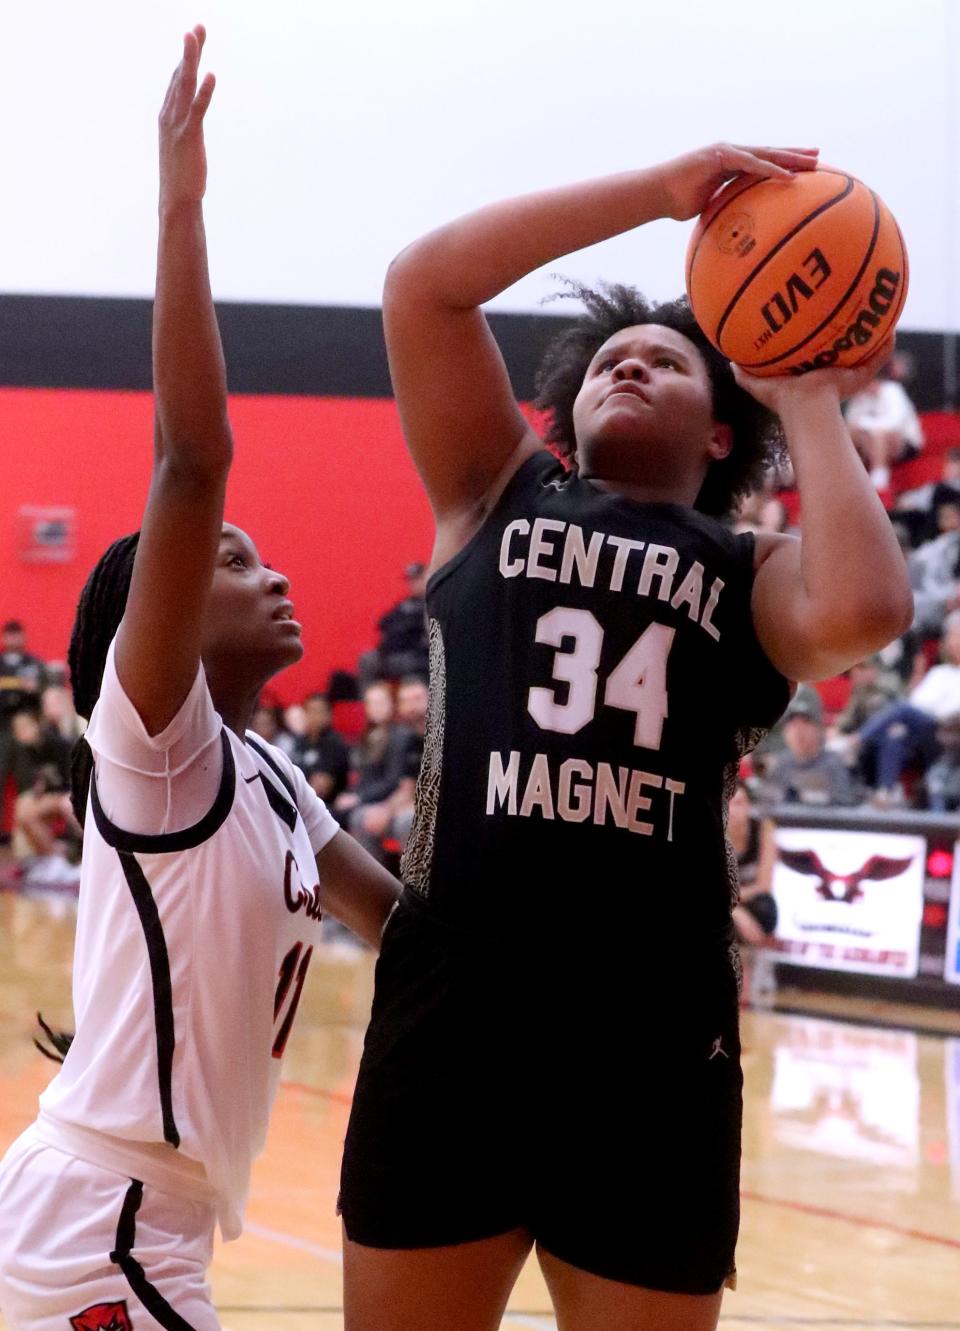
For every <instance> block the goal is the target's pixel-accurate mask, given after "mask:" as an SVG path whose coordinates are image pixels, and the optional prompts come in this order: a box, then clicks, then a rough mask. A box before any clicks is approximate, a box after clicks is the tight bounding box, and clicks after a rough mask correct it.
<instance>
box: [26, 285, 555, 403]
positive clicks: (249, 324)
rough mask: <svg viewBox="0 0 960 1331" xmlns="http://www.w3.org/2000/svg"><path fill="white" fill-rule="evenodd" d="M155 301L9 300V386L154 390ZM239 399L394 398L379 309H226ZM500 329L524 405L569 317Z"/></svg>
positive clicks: (496, 319) (522, 319)
mask: <svg viewBox="0 0 960 1331" xmlns="http://www.w3.org/2000/svg"><path fill="white" fill-rule="evenodd" d="M151 307H152V302H150V301H148V300H107V299H100V298H95V297H84V296H18V295H0V386H3V387H8V388H9V387H18V388H99V389H140V390H142V389H150V388H151V386H152V385H151V377H150V314H151ZM217 314H218V317H219V320H220V329H221V333H222V335H223V344H224V351H225V354H226V359H227V374H228V378H229V383H230V390H231V392H234V393H268V394H269V393H279V394H291V395H293V394H296V395H302V396H305V397H390V396H392V392H391V388H390V375H389V373H388V370H387V353H386V348H385V347H384V344H383V329H382V324H381V319H380V311H379V310H378V309H360V308H347V307H339V306H326V305H324V306H319V305H247V304H221V305H218V306H217ZM490 322H491V324H492V326H493V330H494V334H495V336H496V338H497V341H498V342H499V344H500V347H501V349H502V351H503V354H504V357H505V359H506V362H507V366H508V368H509V370H510V373H511V376H512V378H513V385H514V391H515V392H516V394H517V396H518V397H519V398H521V399H523V400H528V399H529V398H530V397H531V396H532V394H533V378H534V373H535V370H536V366H537V364H538V362H539V360H540V357H541V355H542V353H543V349H544V347H545V346H546V344H547V342H548V341H549V340H550V338H551V337H552V336H553V335H554V334H555V333H556V332H557V331H559V329H560V328H562V327H564V326H566V324H567V323H568V320H566V319H562V318H557V317H556V316H551V315H541V314H494V315H492V316H491V319H490Z"/></svg>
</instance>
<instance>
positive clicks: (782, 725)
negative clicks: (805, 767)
mask: <svg viewBox="0 0 960 1331" xmlns="http://www.w3.org/2000/svg"><path fill="white" fill-rule="evenodd" d="M798 707H799V708H801V709H802V708H806V709H807V711H809V712H810V714H811V715H812V716H814V717H815V718H816V720H817V722H818V724H822V723H823V699H822V698H821V697H820V694H819V693H818V692H817V690H816V689H815V688H814V687H813V685H812V684H798V685H797V691H796V693H795V694H794V695H793V701H792V703H791V706H790V708H788V710H787V711H786V712H785V713H784V715H783V716H782V717H781V718H780V720H779V721H778V722H777V724H776V725H775V726H773V727H772V728H771V729H770V730H769V731H768V732H767V733H766V735H764V737H763V739H762V740H761V741H760V743H759V744H758V745H757V747H756V748H755V749H754V751H753V753H752V754H751V755H750V759H749V761H750V763H751V766H752V768H753V772H754V774H755V775H756V777H757V778H758V780H759V783H760V784H759V787H758V788H759V789H763V782H764V781H765V780H766V779H767V777H768V776H769V774H770V773H771V772H772V771H773V768H774V766H775V765H776V762H777V759H778V758H780V757H781V755H782V754H784V753H785V752H786V749H787V740H786V724H787V718H788V717H789V715H790V710H791V709H795V708H798Z"/></svg>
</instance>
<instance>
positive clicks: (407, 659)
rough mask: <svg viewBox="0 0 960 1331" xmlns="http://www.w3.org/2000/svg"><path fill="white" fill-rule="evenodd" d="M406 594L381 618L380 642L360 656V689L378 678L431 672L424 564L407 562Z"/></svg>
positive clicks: (378, 626) (398, 677)
mask: <svg viewBox="0 0 960 1331" xmlns="http://www.w3.org/2000/svg"><path fill="white" fill-rule="evenodd" d="M404 577H405V578H406V580H407V594H406V596H405V597H404V598H403V600H402V601H399V602H398V603H397V604H396V605H395V606H394V607H393V609H392V610H388V611H387V613H386V614H385V615H384V616H383V618H382V619H381V620H380V622H379V624H378V625H377V628H378V629H379V630H380V642H379V643H378V645H377V647H376V648H375V649H374V650H373V651H371V652H364V654H363V655H362V656H361V657H360V661H359V664H358V672H359V675H360V687H361V692H362V691H363V690H364V689H365V688H366V687H367V685H368V684H371V683H372V682H374V681H375V680H378V679H387V680H390V679H400V678H401V677H402V676H403V675H418V674H419V675H423V676H424V677H426V676H427V675H428V674H429V671H430V652H429V649H428V646H427V612H426V603H425V601H424V596H425V594H426V590H427V570H426V566H425V565H424V564H408V565H407V568H406V569H405V571H404Z"/></svg>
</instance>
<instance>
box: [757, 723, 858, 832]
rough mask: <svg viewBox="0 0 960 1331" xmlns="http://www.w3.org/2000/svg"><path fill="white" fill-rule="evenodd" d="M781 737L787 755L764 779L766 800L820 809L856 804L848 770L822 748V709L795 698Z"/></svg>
mask: <svg viewBox="0 0 960 1331" xmlns="http://www.w3.org/2000/svg"><path fill="white" fill-rule="evenodd" d="M783 737H784V740H785V742H786V752H785V753H784V754H782V755H781V757H780V758H778V759H777V762H776V764H775V766H774V768H773V770H772V772H771V773H770V776H769V777H768V778H767V781H766V784H765V787H764V793H765V795H766V797H767V798H769V799H774V800H779V801H782V802H783V803H785V804H815V805H819V806H821V807H827V806H831V805H838V804H856V803H857V791H856V787H855V785H854V782H853V778H852V777H851V774H850V770H849V768H848V767H847V766H846V764H845V763H844V762H843V760H842V759H841V758H840V757H839V756H838V755H837V754H835V753H830V752H829V751H828V750H827V749H825V748H824V732H823V720H822V708H821V709H820V710H818V709H817V708H816V707H814V706H813V705H811V703H810V702H809V701H807V700H806V699H805V698H797V697H795V698H794V699H793V701H792V702H791V704H790V706H789V707H788V708H787V711H786V715H785V717H784V722H783Z"/></svg>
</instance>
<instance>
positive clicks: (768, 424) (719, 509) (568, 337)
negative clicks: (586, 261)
mask: <svg viewBox="0 0 960 1331" xmlns="http://www.w3.org/2000/svg"><path fill="white" fill-rule="evenodd" d="M565 285H566V288H567V289H566V291H563V292H559V293H558V296H559V297H560V298H563V297H573V298H575V299H577V300H579V301H581V302H582V303H583V305H584V306H585V307H586V314H584V315H582V316H581V317H580V318H579V319H578V320H577V321H576V323H575V324H574V325H573V327H572V328H568V329H566V330H565V331H564V332H562V333H560V334H559V336H558V337H556V338H554V340H553V342H551V343H550V345H549V346H548V347H547V350H546V353H545V355H544V358H543V361H542V362H541V365H540V369H539V372H538V374H537V383H536V388H537V396H536V403H535V405H536V406H537V407H538V408H539V409H540V410H541V411H545V412H548V413H549V417H550V424H549V428H548V431H547V443H549V444H552V445H553V447H554V449H555V451H556V452H557V453H558V454H559V455H560V456H561V457H562V458H563V460H564V461H565V462H566V463H567V465H568V466H570V467H574V468H575V467H576V453H577V441H576V436H575V432H574V427H573V404H574V402H575V400H576V397H577V394H578V393H579V391H580V386H581V384H582V383H583V377H584V375H585V374H586V372H587V366H588V365H589V364H590V361H591V360H592V359H593V356H594V354H595V353H596V351H597V350H598V348H599V347H602V346H603V344H604V342H606V341H607V339H608V338H609V337H612V336H613V334H614V333H616V332H619V330H620V329H621V328H632V327H633V326H634V325H636V324H651V323H652V324H662V325H663V326H664V327H665V328H672V329H673V330H674V332H677V333H682V334H683V336H684V337H686V338H688V339H689V340H690V341H691V342H692V343H693V344H694V346H695V347H696V348H697V350H698V351H699V352H700V354H701V355H702V356H703V359H704V361H705V362H706V366H707V372H708V373H709V375H710V382H711V384H712V386H713V415H714V419H715V420H716V421H718V422H720V423H722V424H724V425H729V426H731V427H732V429H733V448H732V450H731V451H730V453H729V455H728V456H727V457H725V458H722V459H720V460H718V461H715V462H712V463H711V464H710V467H709V469H708V471H707V474H706V477H705V478H704V482H703V485H702V486H701V487H700V493H699V494H698V495H697V499H696V504H695V505H694V507H695V508H697V509H698V510H699V511H700V512H701V513H707V514H709V515H710V516H712V517H723V516H725V515H726V514H727V513H729V512H730V510H731V509H732V508H733V506H734V504H735V503H736V501H737V499H739V498H740V497H741V496H742V495H745V494H749V492H750V491H751V490H753V489H755V488H756V486H757V485H758V483H759V481H760V478H761V476H762V474H763V472H764V471H765V470H766V468H767V467H768V466H769V465H770V464H771V463H772V462H773V461H774V460H775V458H776V455H777V453H778V451H779V449H780V448H781V447H782V439H781V434H780V426H779V421H778V419H777V417H776V416H775V415H774V414H773V412H772V411H769V410H768V409H767V408H766V407H764V406H762V405H761V404H760V403H759V402H758V401H757V400H756V398H753V397H751V396H750V394H749V393H747V392H745V390H744V389H742V388H741V387H740V386H739V384H738V383H737V381H736V379H734V377H733V372H732V371H731V369H730V365H729V363H728V361H727V360H726V359H725V358H724V357H723V356H722V355H721V354H720V352H719V351H717V350H716V349H715V348H714V347H713V346H712V345H711V344H710V343H709V342H708V341H707V339H706V337H705V336H704V334H703V331H702V330H701V328H700V326H699V324H698V323H697V321H696V319H694V317H693V311H692V310H691V309H690V305H689V303H688V301H687V300H685V299H680V300H671V301H667V302H665V303H664V304H662V305H659V304H656V303H655V302H653V301H649V300H647V299H646V297H645V296H643V295H642V294H641V293H640V292H639V291H637V290H636V288H635V287H628V286H621V285H608V284H606V283H603V284H601V285H600V286H599V287H597V288H596V289H594V288H592V287H588V286H583V285H582V284H581V283H579V282H573V281H569V280H567V281H566V282H565Z"/></svg>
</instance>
